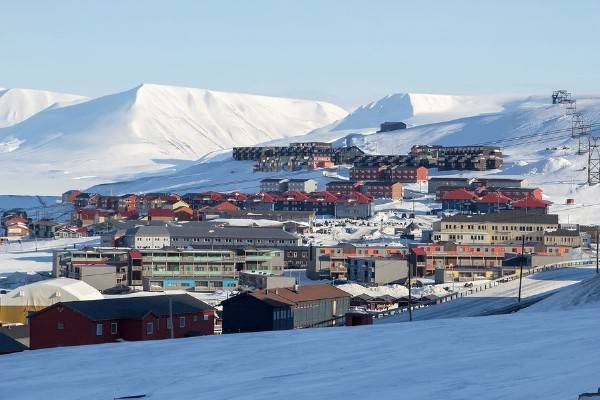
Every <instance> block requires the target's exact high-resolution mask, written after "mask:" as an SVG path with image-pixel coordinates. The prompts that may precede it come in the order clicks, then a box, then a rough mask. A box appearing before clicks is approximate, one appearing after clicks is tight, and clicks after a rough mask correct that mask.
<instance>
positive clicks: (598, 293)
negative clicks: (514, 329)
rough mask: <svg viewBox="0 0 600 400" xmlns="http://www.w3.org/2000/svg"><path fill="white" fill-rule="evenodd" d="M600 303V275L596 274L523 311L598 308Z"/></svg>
mask: <svg viewBox="0 0 600 400" xmlns="http://www.w3.org/2000/svg"><path fill="white" fill-rule="evenodd" d="M599 303H600V276H598V275H597V274H594V275H593V277H592V278H588V279H586V280H584V281H582V282H579V283H578V284H576V285H573V286H570V287H568V288H565V289H563V290H561V291H559V292H557V293H555V294H553V295H552V296H550V297H548V298H547V299H544V300H542V301H540V302H539V303H536V304H534V305H532V306H531V307H527V308H526V309H524V310H522V311H521V312H524V313H525V312H526V313H529V312H547V311H567V310H574V309H580V308H584V307H585V308H597V307H598V304H599Z"/></svg>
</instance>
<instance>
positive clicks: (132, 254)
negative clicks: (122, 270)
mask: <svg viewBox="0 0 600 400" xmlns="http://www.w3.org/2000/svg"><path fill="white" fill-rule="evenodd" d="M129 257H131V258H132V259H134V260H139V259H141V258H142V253H140V252H139V250H131V251H130V252H129Z"/></svg>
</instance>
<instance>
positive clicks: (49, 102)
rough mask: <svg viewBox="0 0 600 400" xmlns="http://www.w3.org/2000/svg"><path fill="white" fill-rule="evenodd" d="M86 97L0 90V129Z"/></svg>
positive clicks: (41, 91) (24, 90)
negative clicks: (49, 108) (47, 109)
mask: <svg viewBox="0 0 600 400" xmlns="http://www.w3.org/2000/svg"><path fill="white" fill-rule="evenodd" d="M83 100H86V97H83V96H77V95H74V94H66V93H56V92H48V91H45V90H32V89H18V88H15V89H2V88H0V128H4V127H7V126H10V125H14V124H17V123H19V122H21V121H23V120H25V119H27V118H29V117H31V116H32V115H34V114H36V113H38V112H40V111H42V110H44V109H46V108H48V107H61V106H64V105H67V104H71V103H74V102H78V101H83Z"/></svg>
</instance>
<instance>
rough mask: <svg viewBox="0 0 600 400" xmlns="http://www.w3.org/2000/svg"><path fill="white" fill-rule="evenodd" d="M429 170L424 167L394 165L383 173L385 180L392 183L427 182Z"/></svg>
mask: <svg viewBox="0 0 600 400" xmlns="http://www.w3.org/2000/svg"><path fill="white" fill-rule="evenodd" d="M428 173H429V170H428V169H427V168H426V167H422V166H421V167H406V166H400V165H395V166H392V167H389V168H388V169H387V170H386V171H385V173H384V176H385V180H386V181H392V182H404V183H415V182H427V179H428Z"/></svg>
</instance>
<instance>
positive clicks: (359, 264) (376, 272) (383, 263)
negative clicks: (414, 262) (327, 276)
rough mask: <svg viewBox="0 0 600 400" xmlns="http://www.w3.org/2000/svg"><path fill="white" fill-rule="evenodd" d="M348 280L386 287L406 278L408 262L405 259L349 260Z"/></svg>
mask: <svg viewBox="0 0 600 400" xmlns="http://www.w3.org/2000/svg"><path fill="white" fill-rule="evenodd" d="M347 263H348V280H351V281H355V282H359V283H366V284H375V285H387V284H389V283H394V282H398V281H401V280H404V279H406V277H408V261H407V260H405V259H401V258H397V257H391V258H375V257H369V258H349V259H348V261H347Z"/></svg>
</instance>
